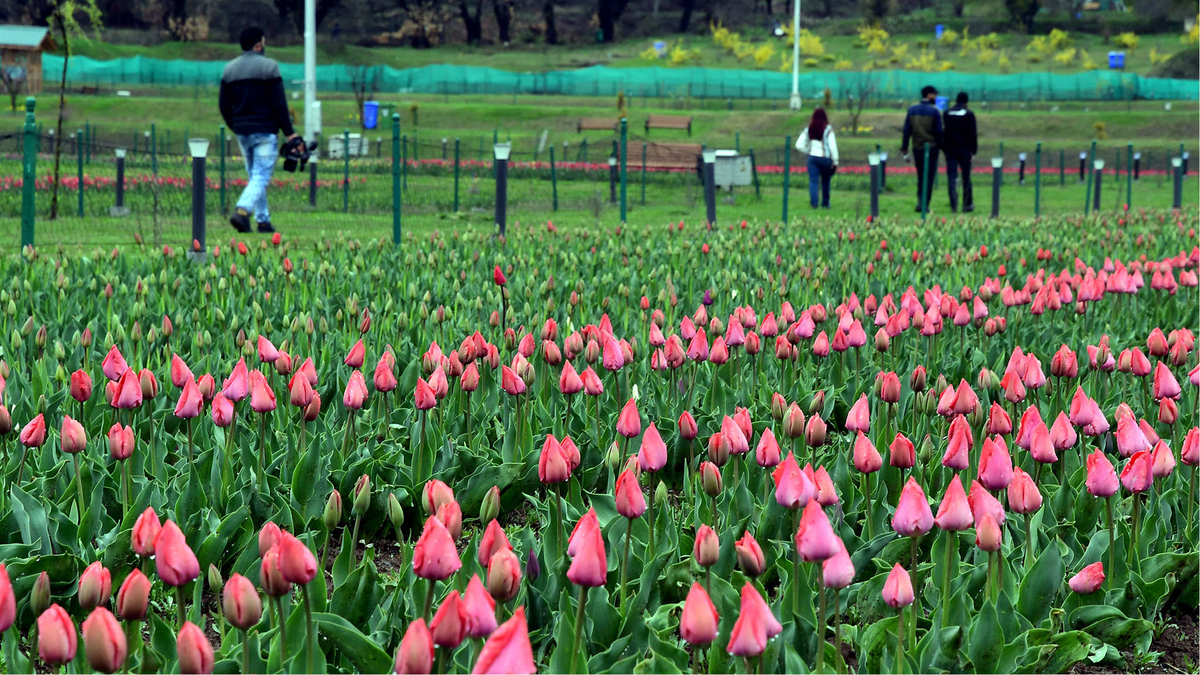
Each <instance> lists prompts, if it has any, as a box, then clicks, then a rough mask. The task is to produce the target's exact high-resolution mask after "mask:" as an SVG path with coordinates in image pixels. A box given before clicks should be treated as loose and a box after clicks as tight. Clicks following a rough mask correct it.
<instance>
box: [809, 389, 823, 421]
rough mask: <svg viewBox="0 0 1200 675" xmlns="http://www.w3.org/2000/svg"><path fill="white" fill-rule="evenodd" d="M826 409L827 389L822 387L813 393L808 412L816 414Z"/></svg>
mask: <svg viewBox="0 0 1200 675" xmlns="http://www.w3.org/2000/svg"><path fill="white" fill-rule="evenodd" d="M824 409H825V390H824V389H822V390H820V391H818V392H817V393H815V394H813V397H812V400H810V401H809V402H808V414H809V415H816V414H819V413H820V412H821V411H822V410H824Z"/></svg>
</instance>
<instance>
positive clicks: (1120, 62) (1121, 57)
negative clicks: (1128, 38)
mask: <svg viewBox="0 0 1200 675" xmlns="http://www.w3.org/2000/svg"><path fill="white" fill-rule="evenodd" d="M1117 68H1120V69H1121V70H1125V52H1117Z"/></svg>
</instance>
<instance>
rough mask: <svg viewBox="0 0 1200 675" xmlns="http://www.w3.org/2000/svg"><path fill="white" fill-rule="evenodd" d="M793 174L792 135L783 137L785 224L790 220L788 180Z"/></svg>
mask: <svg viewBox="0 0 1200 675" xmlns="http://www.w3.org/2000/svg"><path fill="white" fill-rule="evenodd" d="M791 176H792V137H791V136H784V137H783V224H784V225H787V221H788V180H789V179H790V178H791Z"/></svg>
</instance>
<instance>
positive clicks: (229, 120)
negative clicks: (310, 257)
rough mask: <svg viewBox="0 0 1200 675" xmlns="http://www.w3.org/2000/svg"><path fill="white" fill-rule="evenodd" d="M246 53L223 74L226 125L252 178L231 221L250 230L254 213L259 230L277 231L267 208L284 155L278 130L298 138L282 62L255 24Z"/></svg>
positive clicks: (245, 38) (246, 38)
mask: <svg viewBox="0 0 1200 675" xmlns="http://www.w3.org/2000/svg"><path fill="white" fill-rule="evenodd" d="M240 42H241V44H242V55H241V56H239V57H237V58H236V59H234V60H232V61H230V62H229V63H227V64H225V71H224V73H222V75H221V92H220V96H219V101H220V103H219V105H220V108H221V117H222V118H224V120H225V124H226V126H228V127H229V129H230V131H232V132H233V133H234V135H235V136H236V137H237V141H238V146H239V147H240V148H241V149H242V157H243V159H244V161H245V162H246V173H247V174H248V175H249V181H248V182H247V183H246V189H245V190H242V195H241V196H240V197H238V200H237V207H236V208H235V209H234V212H233V215H232V216H230V218H229V222H230V223H231V224H232V225H233V227H234V228H235V229H236V230H237V231H238V232H249V231H250V216H251V215H253V216H254V220H255V221H256V222H257V223H258V231H259V232H274V231H275V228H274V227H272V226H271V212H270V210H269V209H268V208H267V186H268V185H270V184H271V174H272V172H274V170H275V159H276V158H277V157H278V156H279V146H278V143H279V138H278V135H277V134H278V133H279V132H280V131H283V135H284V136H287V139H288V140H291V139H293V138H295V137H296V132H295V130H294V129H292V118H291V115H290V113H289V112H288V107H287V97H286V96H285V95H284V92H283V78H282V77H281V76H280V74H279V64H278V63H276V62H275V61H273V60H271V59H268V58H267V57H266V56H264V55H263V52H264V51H265V50H266V38H265V37H264V35H263V30H262V29H261V28H258V27H256V26H251V27H249V28H246V29H244V30H243V31H242V34H241V39H240Z"/></svg>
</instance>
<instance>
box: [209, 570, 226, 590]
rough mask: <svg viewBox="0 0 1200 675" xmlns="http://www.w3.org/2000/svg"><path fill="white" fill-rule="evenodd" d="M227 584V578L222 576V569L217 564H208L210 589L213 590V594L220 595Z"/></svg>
mask: <svg viewBox="0 0 1200 675" xmlns="http://www.w3.org/2000/svg"><path fill="white" fill-rule="evenodd" d="M224 586H225V579H223V578H222V577H221V570H219V569H217V566H216V565H214V564H212V563H209V564H208V590H210V591H212V593H213V595H220V594H221V589H222V588H224Z"/></svg>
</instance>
